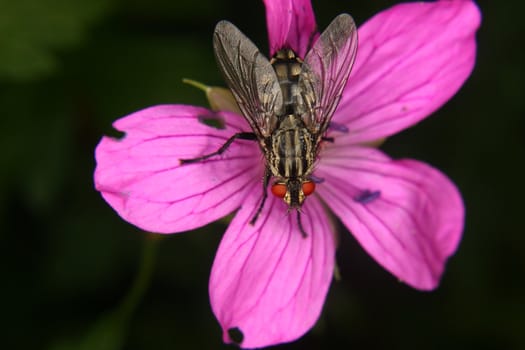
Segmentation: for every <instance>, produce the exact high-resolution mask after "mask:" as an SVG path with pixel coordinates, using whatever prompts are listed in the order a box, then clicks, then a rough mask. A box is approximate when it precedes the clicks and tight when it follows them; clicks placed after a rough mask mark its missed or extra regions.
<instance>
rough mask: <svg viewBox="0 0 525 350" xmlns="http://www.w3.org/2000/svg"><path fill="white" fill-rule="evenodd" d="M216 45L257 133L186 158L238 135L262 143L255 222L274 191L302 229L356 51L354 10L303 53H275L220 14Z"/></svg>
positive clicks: (222, 66)
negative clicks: (260, 188) (260, 186)
mask: <svg viewBox="0 0 525 350" xmlns="http://www.w3.org/2000/svg"><path fill="white" fill-rule="evenodd" d="M213 47H214V51H215V57H216V59H217V62H218V65H219V67H220V69H221V71H222V73H223V75H224V78H225V79H226V82H227V84H228V86H229V88H230V89H231V91H232V93H233V96H234V97H235V100H236V101H237V104H238V105H239V108H240V110H241V111H242V113H243V115H244V117H245V118H246V120H247V122H248V123H249V125H250V127H251V129H252V131H251V132H239V133H236V134H234V135H232V136H231V137H230V138H229V139H228V140H227V141H226V142H225V143H224V144H223V146H222V147H220V148H219V149H218V150H217V151H215V152H213V153H209V154H206V155H203V156H201V157H197V158H193V159H181V163H182V164H187V163H195V162H200V161H203V160H205V159H208V158H210V157H213V156H217V155H220V154H222V153H223V152H224V151H226V149H227V148H228V147H229V146H230V145H231V143H232V142H234V141H235V140H236V139H244V140H255V141H258V142H259V146H260V148H261V151H262V153H263V154H264V157H265V161H266V167H265V172H264V178H263V195H262V199H261V201H260V204H259V207H258V209H257V211H256V213H255V215H254V217H253V218H252V220H251V224H254V223H255V221H256V220H257V217H258V216H259V214H260V212H261V210H262V208H263V207H264V203H265V201H266V198H267V196H268V192H267V187H268V184H269V183H270V180H271V179H272V178H274V182H273V184H272V186H271V192H272V194H274V195H275V196H277V197H280V198H283V199H284V201H285V202H286V204H287V205H288V209H289V210H292V209H296V210H297V222H298V226H299V229H300V231H301V234H302V235H303V236H304V237H306V236H307V234H306V232H305V230H304V228H303V226H302V224H301V212H300V209H301V206H302V204H303V202H304V200H305V198H306V197H307V196H308V195H310V194H312V193H313V192H314V190H315V182H316V181H318V179H316V178H315V177H314V176H313V175H312V173H313V171H314V167H315V162H316V159H317V156H318V153H319V150H320V146H321V143H322V142H323V141H330V142H331V141H333V139H331V138H328V137H326V136H325V133H326V131H327V129H328V126H329V124H330V120H331V118H332V116H333V114H334V111H335V109H336V107H337V105H338V103H339V100H340V98H341V94H342V91H343V89H344V87H345V85H346V81H347V80H348V76H349V74H350V71H351V69H352V65H353V63H354V60H355V56H356V51H357V30H356V26H355V23H354V20H353V19H352V17H351V16H350V15H348V14H341V15H339V16H337V17H336V18H335V19H334V20H333V21H332V23H330V25H329V26H328V27H327V28H326V30H325V31H324V32H323V33H322V34H321V35H320V37H319V38H318V39H317V40H316V41H315V42H314V43H313V46H312V47H311V49H310V51H309V52H308V53H307V54H306V55H305V57H304V59H302V58H300V57H298V56H297V54H296V53H295V52H294V51H293V50H292V49H291V48H288V47H284V48H281V49H280V50H277V52H276V53H275V55H274V56H273V57H272V58H271V60H268V59H267V58H266V57H264V55H262V54H261V53H260V51H259V50H258V49H257V47H256V46H255V45H254V44H253V43H252V42H251V41H250V39H248V38H247V37H246V36H245V35H244V34H243V33H242V32H241V31H240V30H239V29H238V28H237V27H235V26H234V25H233V24H231V23H230V22H228V21H221V22H219V23H218V24H217V26H216V27H215V32H214V35H213Z"/></svg>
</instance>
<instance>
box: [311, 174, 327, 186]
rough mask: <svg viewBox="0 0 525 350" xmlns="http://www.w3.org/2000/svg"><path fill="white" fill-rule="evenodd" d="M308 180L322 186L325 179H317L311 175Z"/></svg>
mask: <svg viewBox="0 0 525 350" xmlns="http://www.w3.org/2000/svg"><path fill="white" fill-rule="evenodd" d="M308 178H309V179H310V180H312V181H313V182H314V183H316V184H322V183H323V182H324V177H317V176H315V175H310V176H309V177H308Z"/></svg>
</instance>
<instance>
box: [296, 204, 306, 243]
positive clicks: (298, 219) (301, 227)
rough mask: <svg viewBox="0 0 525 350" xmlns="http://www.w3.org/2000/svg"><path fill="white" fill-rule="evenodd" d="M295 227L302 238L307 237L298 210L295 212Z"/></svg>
mask: <svg viewBox="0 0 525 350" xmlns="http://www.w3.org/2000/svg"><path fill="white" fill-rule="evenodd" d="M297 225H298V226H299V231H301V235H302V236H303V238H306V237H308V234H307V233H306V231H305V230H304V227H303V222H302V221H301V212H300V211H299V210H297Z"/></svg>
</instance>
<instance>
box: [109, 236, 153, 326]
mask: <svg viewBox="0 0 525 350" xmlns="http://www.w3.org/2000/svg"><path fill="white" fill-rule="evenodd" d="M159 241H160V239H159V237H157V236H154V235H149V234H148V235H147V236H146V238H145V240H144V244H143V247H142V256H141V260H140V266H139V271H138V272H137V275H136V276H135V280H134V281H133V284H132V286H131V288H130V290H129V292H128V294H127V295H126V296H125V297H124V299H123V300H122V302H121V304H120V305H119V307H118V308H117V313H118V314H119V316H120V317H121V320H122V321H123V322H126V323H127V321H129V319H130V318H131V316H132V314H133V312H134V311H135V309H136V308H137V305H138V304H139V303H140V301H141V300H142V298H143V296H144V294H145V293H146V290H147V289H148V287H149V285H150V283H151V276H152V272H153V269H154V265H155V258H156V254H157V245H158V242H159Z"/></svg>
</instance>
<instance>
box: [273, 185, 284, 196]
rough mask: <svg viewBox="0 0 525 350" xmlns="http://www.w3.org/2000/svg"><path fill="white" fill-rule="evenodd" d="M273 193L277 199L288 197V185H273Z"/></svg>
mask: <svg viewBox="0 0 525 350" xmlns="http://www.w3.org/2000/svg"><path fill="white" fill-rule="evenodd" d="M272 193H273V195H274V196H275V197H279V198H284V196H286V185H285V184H282V183H275V184H273V185H272Z"/></svg>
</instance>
